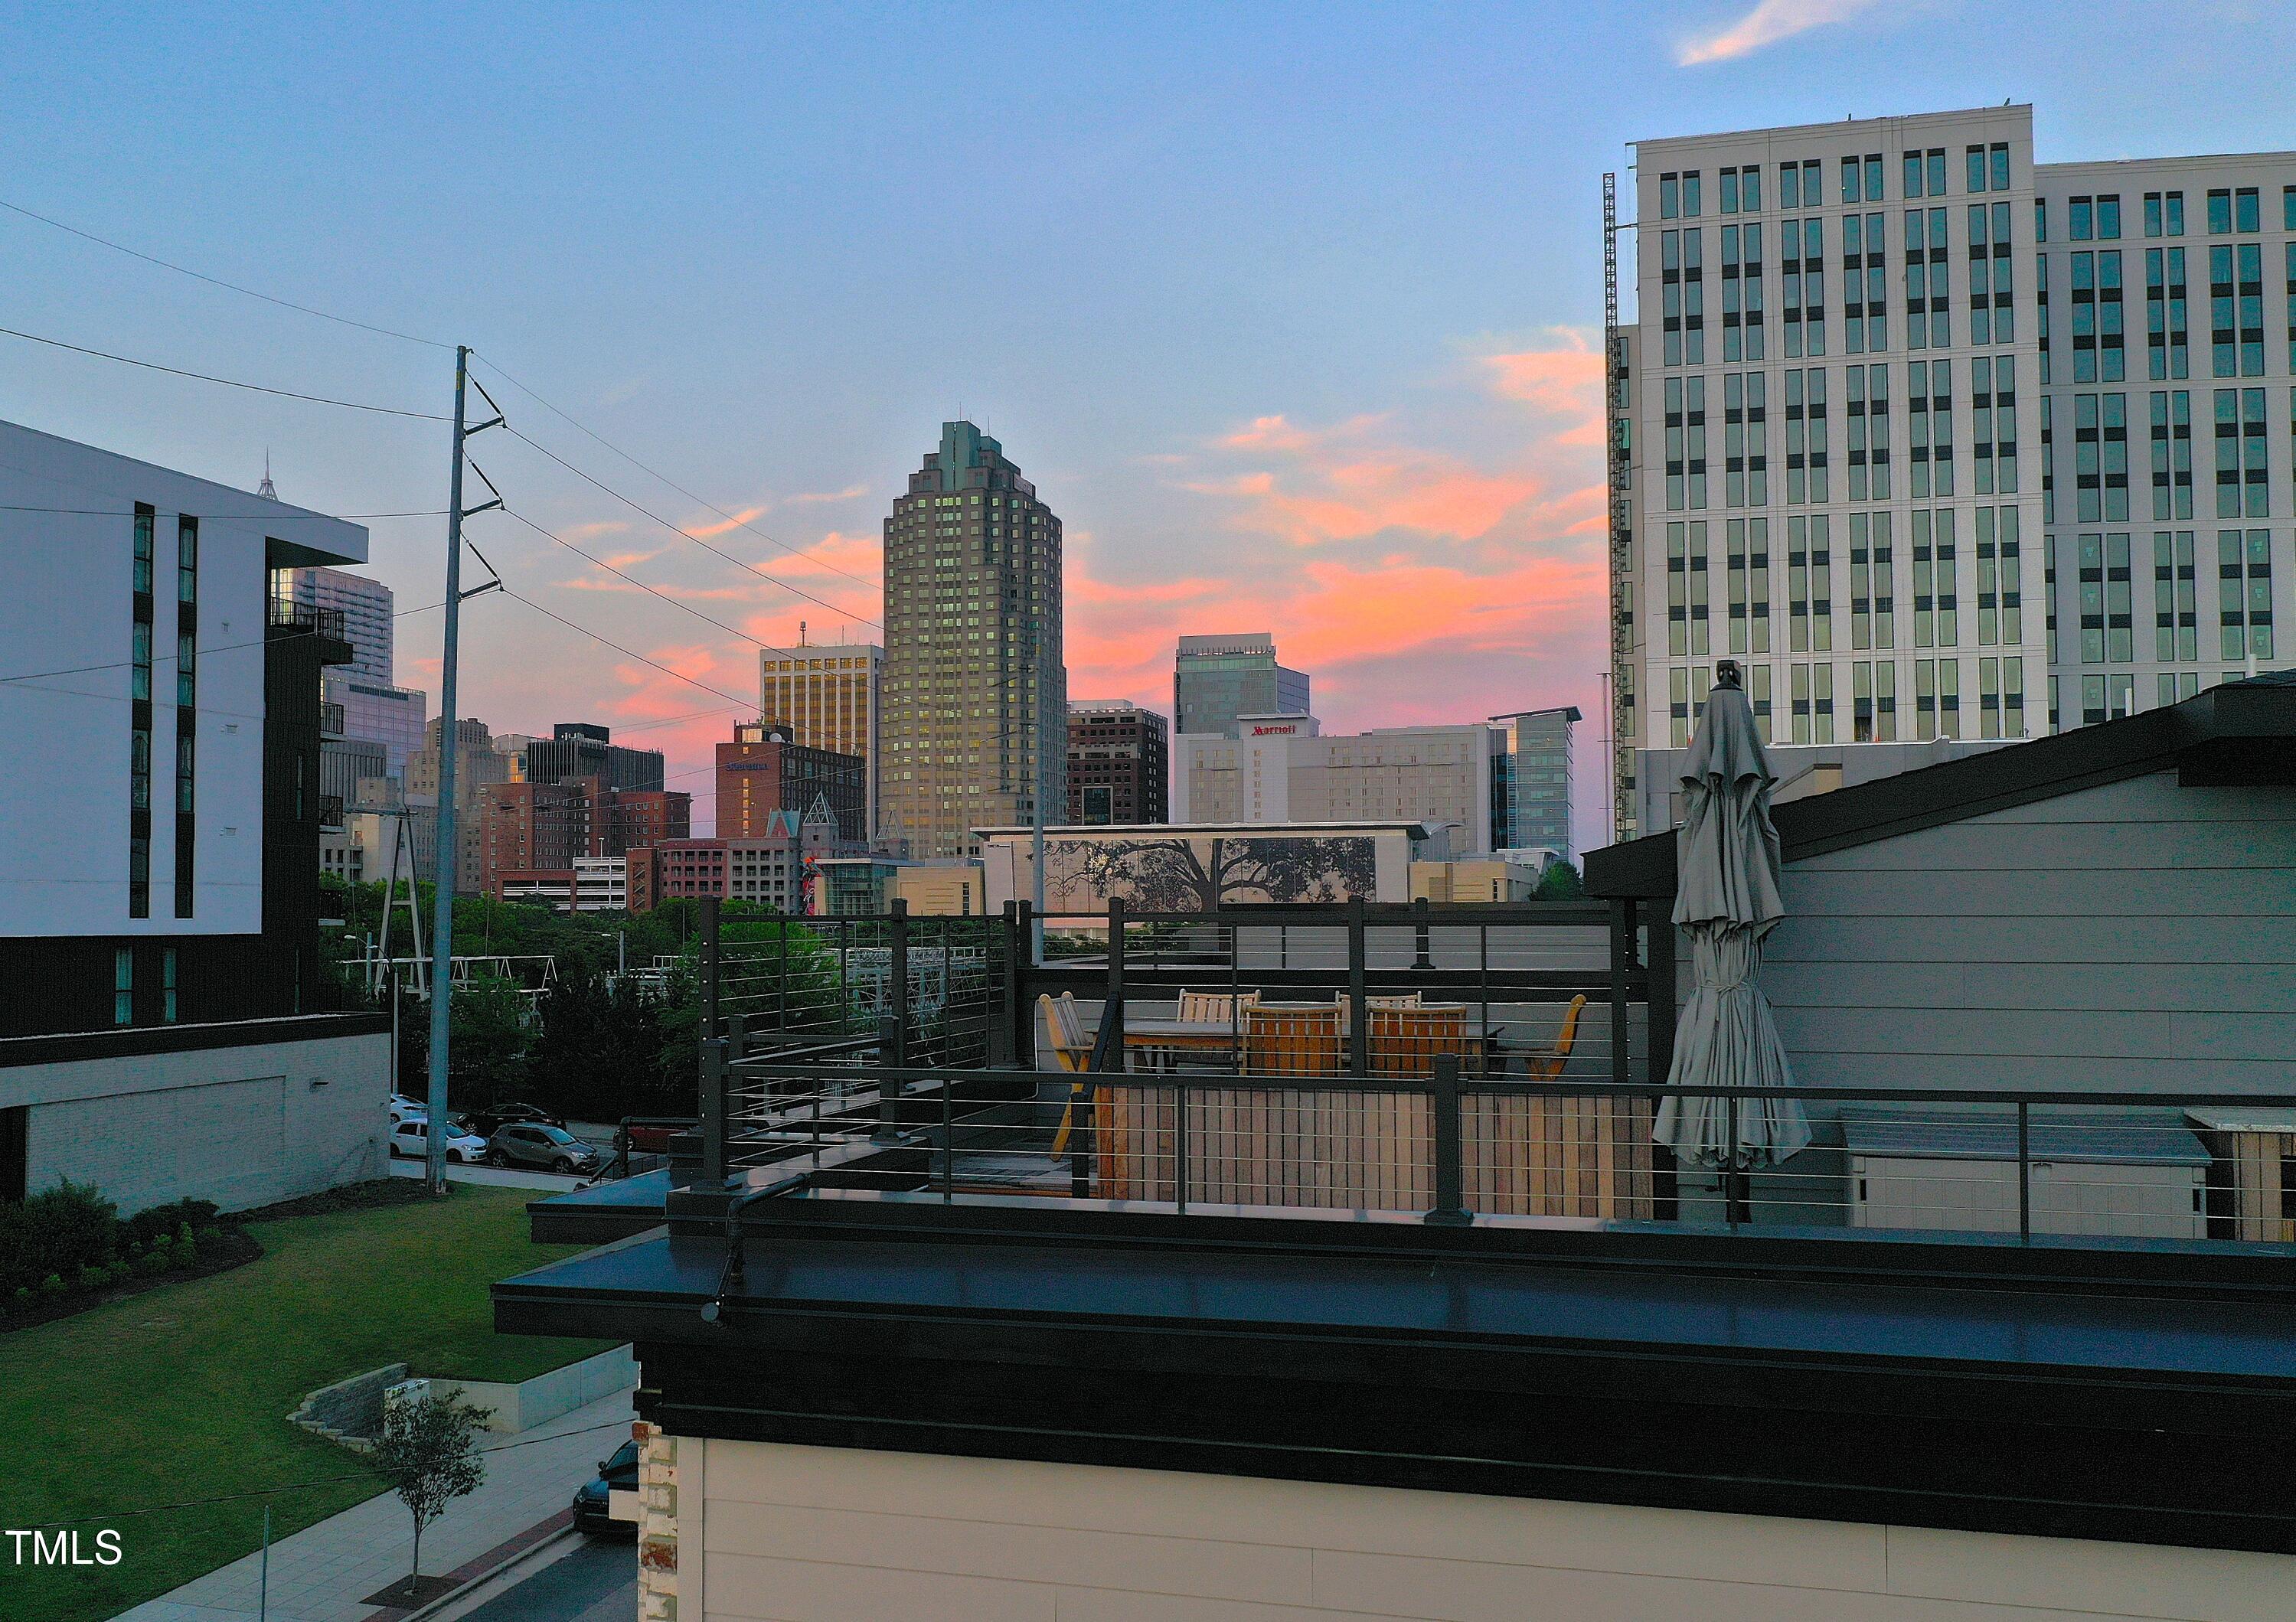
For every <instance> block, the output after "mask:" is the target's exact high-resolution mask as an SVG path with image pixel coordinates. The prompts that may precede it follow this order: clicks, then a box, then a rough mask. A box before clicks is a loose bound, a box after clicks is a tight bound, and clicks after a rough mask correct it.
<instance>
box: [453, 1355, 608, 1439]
mask: <svg viewBox="0 0 2296 1622" xmlns="http://www.w3.org/2000/svg"><path fill="white" fill-rule="evenodd" d="M637 1382H638V1365H637V1359H636V1357H635V1356H633V1355H632V1353H631V1351H630V1348H628V1347H627V1346H618V1347H615V1348H613V1349H612V1350H611V1351H604V1352H600V1353H599V1354H598V1355H597V1356H594V1357H585V1358H583V1359H582V1361H581V1362H579V1363H570V1364H567V1365H566V1366H565V1367H564V1368H562V1369H553V1370H551V1371H550V1372H548V1373H546V1374H537V1375H536V1376H535V1377H534V1378H533V1379H531V1380H516V1381H512V1380H451V1381H450V1380H434V1381H432V1382H431V1389H433V1390H434V1391H444V1390H446V1389H448V1388H449V1387H451V1388H452V1389H455V1390H457V1391H460V1392H461V1393H462V1395H463V1400H464V1401H465V1402H469V1403H472V1404H475V1405H478V1406H479V1407H481V1408H485V1409H488V1411H489V1413H488V1419H487V1429H489V1430H499V1431H503V1432H505V1433H515V1432H517V1431H521V1430H531V1429H534V1428H535V1427H536V1426H537V1425H539V1424H542V1423H544V1422H545V1421H550V1420H554V1419H556V1418H557V1417H558V1416H559V1415H560V1414H562V1413H573V1412H574V1410H575V1409H577V1408H580V1407H583V1406H586V1405H588V1404H591V1403H594V1402H596V1401H597V1400H598V1399H599V1398H600V1397H611V1396H612V1395H613V1394H614V1393H615V1392H617V1391H627V1390H628V1389H630V1388H631V1387H632V1386H634V1385H635V1384H637Z"/></svg>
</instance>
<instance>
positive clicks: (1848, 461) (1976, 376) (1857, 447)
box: [1662, 355, 2125, 512]
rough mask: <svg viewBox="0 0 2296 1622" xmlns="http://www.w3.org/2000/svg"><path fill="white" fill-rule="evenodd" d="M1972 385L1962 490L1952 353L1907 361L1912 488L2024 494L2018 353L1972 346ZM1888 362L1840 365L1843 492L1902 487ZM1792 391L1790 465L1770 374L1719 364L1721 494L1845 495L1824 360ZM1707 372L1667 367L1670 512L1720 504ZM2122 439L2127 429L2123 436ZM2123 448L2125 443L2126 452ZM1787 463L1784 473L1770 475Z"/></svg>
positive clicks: (1869, 496)
mask: <svg viewBox="0 0 2296 1622" xmlns="http://www.w3.org/2000/svg"><path fill="white" fill-rule="evenodd" d="M1966 369H1967V373H1968V381H1967V388H1966V392H1965V393H1964V394H1963V395H1962V396H1961V397H1959V411H1960V414H1963V415H1964V418H1965V420H1966V422H1967V423H1968V425H1969V433H1970V439H1969V443H1968V446H1967V455H1966V458H1965V463H1966V466H1967V468H1968V470H1969V474H1968V483H1969V487H1968V489H1967V490H1966V491H1964V490H1962V489H1961V488H1959V484H1960V482H1961V481H1960V479H1959V478H1958V477H1957V468H1958V467H1959V466H1960V465H1962V464H1961V463H1957V462H1956V444H1955V434H1954V419H1955V416H1956V395H1955V390H1954V364H1953V363H1952V362H1951V361H1949V360H1929V361H1909V362H1907V363H1906V366H1905V377H1906V382H1907V395H1906V398H1905V402H1904V404H1905V413H1904V417H1905V424H1906V427H1905V445H1904V453H1905V455H1904V461H1903V462H1902V463H1900V464H1898V465H1901V466H1902V467H1903V468H1904V470H1905V493H1906V494H1907V496H1911V497H1913V498H1914V499H1915V500H1928V499H1930V498H1931V497H1935V496H1956V495H1961V494H1970V495H1977V496H1994V495H2004V496H2009V495H2015V494H2017V492H2018V472H2017V384H2016V365H2015V360H2014V357H2013V356H2007V355H2002V356H1983V355H1980V356H1972V358H1971V359H1970V360H1969V362H1968V364H1967V368H1966ZM1841 373H1842V379H1843V383H1844V394H1843V398H1842V402H1841V404H1842V419H1841V422H1842V436H1843V438H1842V446H1841V451H1842V462H1841V467H1842V469H1843V471H1844V472H1845V473H1846V479H1845V480H1844V483H1843V489H1842V493H1841V498H1843V499H1847V500H1849V501H1888V500H1890V499H1891V497H1892V496H1893V495H1894V494H1895V491H1894V490H1893V478H1892V474H1893V465H1892V461H1891V447H1890V366H1889V365H1886V364H1882V363H1875V364H1871V365H1848V366H1844V367H1843V368H1842V369H1841ZM1782 376H1783V378H1784V398H1783V406H1784V416H1783V421H1784V446H1783V449H1784V465H1783V467H1782V468H1780V467H1777V466H1775V465H1774V458H1773V455H1772V438H1771V428H1770V383H1769V374H1768V373H1762V372H1747V373H1737V372H1728V373H1722V374H1721V377H1720V384H1721V394H1722V399H1721V405H1722V430H1723V440H1722V447H1721V450H1722V455H1721V462H1722V467H1721V470H1720V471H1721V472H1722V474H1723V483H1722V487H1721V490H1720V492H1719V494H1720V496H1721V504H1722V505H1725V506H1729V507H1762V506H1767V505H1770V504H1772V503H1773V501H1783V502H1784V504H1788V505H1792V506H1799V505H1802V504H1808V503H1820V504H1822V503H1825V502H1829V501H1833V500H1835V499H1837V495H1836V489H1835V485H1834V479H1833V462H1832V448H1831V446H1830V443H1829V439H1830V435H1831V432H1832V427H1831V422H1830V419H1829V415H1828V412H1829V400H1828V389H1827V381H1826V369H1825V367H1822V366H1811V367H1807V368H1804V367H1788V368H1787V369H1786V370H1785V371H1784V373H1783V374H1782ZM1709 382H1710V379H1709V378H1706V377H1702V376H1697V377H1669V378H1668V379H1667V380H1666V384H1665V390H1664V394H1663V397H1662V404H1663V408H1664V411H1663V430H1664V435H1665V438H1664V452H1665V455H1664V458H1663V461H1664V477H1665V480H1666V485H1665V505H1666V510H1667V511H1668V512H1696V511H1700V510H1702V509H1704V508H1707V507H1709V506H1710V505H1712V504H1714V503H1713V497H1714V496H1715V494H1716V492H1715V490H1714V487H1713V485H1712V481H1711V475H1712V472H1713V471H1714V470H1713V469H1712V467H1711V465H1710V463H1711V459H1710V455H1709V451H1710V441H1709V438H1708V432H1709V427H1710V424H1709V421H1708V402H1709V391H1708V386H1709ZM2124 437H2125V435H2124ZM2124 456H2125V450H2124ZM1779 472H1783V473H1784V480H1783V483H1782V484H1781V483H1780V482H1778V481H1776V480H1775V479H1774V478H1773V475H1774V474H1775V473H1779Z"/></svg>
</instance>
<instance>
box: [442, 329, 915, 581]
mask: <svg viewBox="0 0 2296 1622" xmlns="http://www.w3.org/2000/svg"><path fill="white" fill-rule="evenodd" d="M480 360H482V361H483V362H484V363H485V365H486V366H487V367H488V370H489V371H492V372H494V373H496V375H498V376H499V377H501V379H502V380H503V381H504V382H506V383H508V384H509V385H510V386H511V387H512V388H513V389H517V390H518V391H519V392H520V393H521V394H522V395H524V396H526V397H527V398H529V399H530V400H532V401H533V402H534V403H535V404H536V405H537V406H541V407H542V408H543V410H545V411H546V412H548V413H550V414H552V415H553V416H554V417H556V418H558V419H559V420H560V421H561V422H566V423H568V424H570V426H572V427H573V428H574V429H576V430H578V431H579V432H581V433H584V434H586V435H588V436H589V437H590V438H592V439H594V440H596V441H597V442H598V443H599V444H600V445H603V446H605V447H606V448H607V449H608V450H610V451H611V452H613V453H614V455H617V456H619V457H620V458H621V459H622V460H623V461H625V462H627V463H629V464H630V465H631V466H632V467H634V468H635V469H637V471H639V472H641V473H644V474H645V475H647V476H648V477H649V478H652V479H660V481H661V482H662V483H663V484H665V485H668V487H670V488H671V489H673V490H675V491H676V492H677V493H678V494H679V495H680V496H685V499H686V500H688V501H690V502H693V503H694V504H696V505H698V506H702V507H707V508H709V511H710V512H715V513H716V514H717V516H718V517H720V518H722V519H724V520H726V522H727V523H729V524H738V525H739V526H741V528H744V529H746V530H748V531H749V532H750V534H751V535H754V536H756V537H758V539H759V540H761V541H765V542H767V543H769V544H771V545H775V546H778V547H780V548H781V549H782V550H783V551H784V552H786V553H790V554H791V555H792V556H794V557H800V558H802V557H806V556H807V555H808V554H807V552H806V549H805V548H803V547H801V546H792V545H790V543H788V542H787V541H784V540H783V539H781V538H780V537H777V536H774V535H769V534H767V532H766V531H765V530H763V529H760V528H758V527H757V526H756V525H755V524H753V523H751V522H750V520H747V519H745V518H736V517H734V514H732V513H731V512H726V510H725V509H724V508H723V507H720V506H717V505H714V504H711V503H709V502H708V501H705V500H703V499H702V498H701V496H696V495H695V494H694V493H693V491H691V490H689V489H687V488H686V487H685V486H684V485H682V484H680V483H678V482H677V480H676V479H672V478H671V477H670V476H669V475H668V474H667V473H665V472H662V471H660V469H658V468H652V467H649V466H648V465H646V463H643V462H640V461H639V460H638V459H637V458H636V457H635V456H633V455H630V454H629V452H627V451H626V450H624V449H622V447H621V446H619V445H616V444H615V443H614V442H613V441H612V440H611V439H609V438H606V437H605V436H604V435H603V434H601V433H599V432H598V431H597V430H595V429H593V428H590V427H588V426H586V424H584V423H582V422H577V421H576V420H575V419H574V418H573V417H571V416H570V415H568V414H566V413H565V412H564V411H562V410H561V409H560V408H559V407H558V406H553V405H552V404H551V403H550V402H549V401H548V400H545V399H544V398H543V397H541V396H540V395H538V394H537V393H535V391H534V390H533V389H529V388H528V387H527V386H526V385H525V384H524V383H521V382H520V381H518V379H516V378H514V377H512V375H511V374H510V373H507V372H504V370H503V369H502V367H501V366H500V365H497V364H496V362H495V361H493V360H492V359H490V358H488V357H487V356H480ZM520 437H521V438H524V437H525V436H523V435H521V436H520ZM529 443H531V441H529ZM536 448H537V449H540V448H541V447H540V446H536ZM545 454H546V453H545ZM810 561H813V562H816V563H818V564H820V565H821V567H822V568H824V569H828V570H829V571H830V572H831V573H832V574H840V575H843V576H844V577H845V578H847V579H849V580H851V581H854V582H856V583H857V584H859V585H862V586H876V585H878V584H880V582H879V581H877V580H872V579H867V578H864V577H862V576H860V575H857V574H855V573H853V572H852V571H851V570H850V569H840V568H838V567H837V565H836V564H834V563H831V562H828V561H825V560H823V559H820V558H813V559H811V560H810Z"/></svg>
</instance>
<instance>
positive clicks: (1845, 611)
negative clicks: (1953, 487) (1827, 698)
mask: <svg viewBox="0 0 2296 1622" xmlns="http://www.w3.org/2000/svg"><path fill="white" fill-rule="evenodd" d="M1897 521H1898V520H1897V515H1895V514H1891V513H1888V512H1871V513H1868V512H1857V513H1851V514H1849V516H1848V517H1847V518H1846V519H1844V520H1841V522H1840V523H1839V525H1838V526H1837V524H1836V522H1835V520H1833V519H1831V518H1829V517H1827V516H1825V515H1811V516H1808V517H1802V516H1799V515H1797V516H1793V517H1790V518H1786V519H1783V520H1769V519H1760V518H1755V519H1728V520H1723V521H1722V522H1721V523H1720V524H1714V523H1711V522H1696V521H1685V522H1677V523H1669V525H1667V527H1666V613H1667V651H1668V653H1669V655H1671V656H1673V657H1676V658H1681V657H1684V656H1692V657H1696V656H1702V655H1705V654H1709V653H1719V652H1724V651H1727V652H1730V653H1755V654H1762V653H1769V652H1772V651H1780V652H1794V653H1808V652H1816V653H1825V652H1831V651H1833V650H1834V649H1835V648H1836V646H1838V645H1839V646H1847V647H1849V648H1852V649H1856V650H1859V651H1863V650H1866V649H1869V648H1873V649H1890V648H1896V647H1898V646H1899V645H1900V643H1898V630H1899V621H1900V618H1901V609H1902V610H1903V618H1905V619H1906V621H1907V626H1906V629H1907V631H1908V632H1909V634H1910V635H1909V640H1908V641H1907V643H1904V644H1903V645H1905V646H1908V647H1914V648H1952V647H1959V646H1963V645H1964V633H1968V634H1969V636H1968V643H1969V644H1970V645H1974V646H1977V647H1999V646H2005V645H2006V646H2015V645H2017V644H2019V643H2022V642H2023V641H2024V639H2025V622H2024V556H2023V550H2022V546H2021V540H2020V529H2021V526H2020V523H2019V520H2018V511H2017V509H2016V508H2015V507H1990V506H1988V507H1979V508H1976V509H1975V510H1974V511H1973V512H1957V511H1956V509H1954V508H1950V507H1945V508H1938V509H1935V510H1931V509H1929V508H1919V509H1916V510H1915V512H1912V513H1910V514H1908V515H1907V524H1906V528H1905V533H1904V537H1903V538H1904V542H1905V548H1904V551H1903V553H1899V551H1898V545H1897V543H1898V536H1897V534H1896V525H1897ZM1964 522H1965V523H1966V524H1967V530H1966V537H1965V538H1966V540H1967V543H1968V546H1969V550H1968V552H1967V553H1963V552H1962V550H1961V545H1962V541H1963V538H1964V536H1963V534H1962V533H1961V526H1962V525H1963V524H1964ZM1717 537H1719V539H1720V540H1721V543H1722V548H1723V550H1722V553H1721V555H1720V557H1719V558H1716V557H1715V556H1714V555H1713V553H1712V547H1713V543H1714V541H1715V539H1716V538H1717ZM1837 539H1838V540H1839V541H1840V542H1841V545H1839V546H1838V545H1837ZM1901 563H1902V564H1903V566H1904V569H1903V572H1902V574H1901V573H1900V564H1901ZM1717 569H1719V570H1720V572H1721V575H1722V582H1721V599H1720V602H1717V600H1716V595H1715V581H1714V576H1715V573H1716V570H1717ZM1717 608H1719V609H1720V610H1722V614H1723V628H1722V629H1721V631H1720V632H1719V633H1718V632H1717V630H1716V628H1715V626H1714V624H1713V620H1714V618H1715V613H1716V610H1717ZM1837 610H1838V615H1837ZM1837 617H1840V618H1845V619H1846V620H1847V625H1846V627H1843V630H1844V631H1845V632H1846V636H1847V640H1846V642H1840V643H1838V642H1837V634H1838V633H1837V627H1836V623H1835V622H1836V619H1837Z"/></svg>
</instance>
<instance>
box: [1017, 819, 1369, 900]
mask: <svg viewBox="0 0 2296 1622" xmlns="http://www.w3.org/2000/svg"><path fill="white" fill-rule="evenodd" d="M1378 879H1379V870H1378V856H1377V842H1376V841H1375V840H1373V839H1372V838H1371V837H1370V836H1368V835H1363V834H1349V835H1339V836H1333V837H1325V838H1300V837H1284V836H1274V837H1269V838H1264V839H1259V838H1243V839H1215V838H1209V837H1206V838H1170V839H1121V840H1099V839H1078V840H1054V841H1053V842H1052V845H1051V848H1049V849H1048V850H1047V851H1046V870H1045V895H1046V905H1049V906H1052V907H1054V908H1056V909H1057V908H1061V907H1069V908H1076V909H1081V910H1090V911H1098V910H1101V909H1102V908H1104V907H1105V906H1106V905H1107V904H1108V902H1109V901H1110V900H1111V898H1113V897H1122V898H1123V901H1124V904H1125V905H1127V906H1129V907H1135V908H1137V909H1139V910H1140V911H1143V912H1150V913H1198V912H1210V911H1212V910H1214V909H1216V908H1218V907H1220V906H1222V905H1233V904H1235V903H1239V902H1265V901H1344V900H1346V899H1347V898H1348V897H1350V896H1363V897H1366V898H1369V897H1373V896H1374V895H1375V894H1376V893H1377V889H1378Z"/></svg>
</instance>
